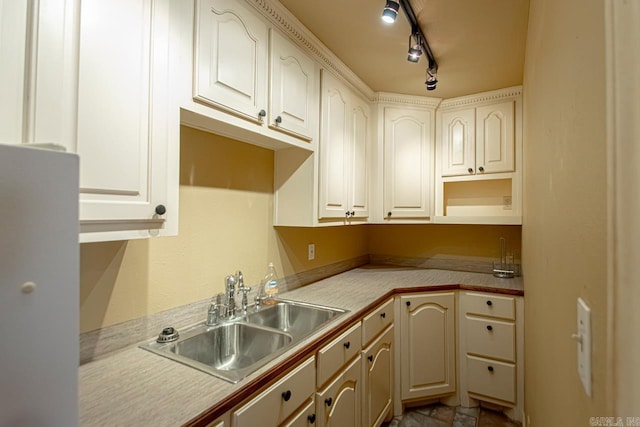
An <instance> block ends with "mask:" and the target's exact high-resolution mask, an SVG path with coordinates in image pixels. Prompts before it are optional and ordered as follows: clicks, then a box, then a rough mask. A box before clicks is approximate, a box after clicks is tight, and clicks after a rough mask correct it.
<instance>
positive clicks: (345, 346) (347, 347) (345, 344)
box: [344, 341, 351, 350]
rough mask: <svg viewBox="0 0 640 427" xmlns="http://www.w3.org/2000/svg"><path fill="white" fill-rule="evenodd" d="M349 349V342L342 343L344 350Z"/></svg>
mask: <svg viewBox="0 0 640 427" xmlns="http://www.w3.org/2000/svg"><path fill="white" fill-rule="evenodd" d="M349 347H351V342H350V341H347V342H346V343H344V348H346V349H347V350H348V349H349Z"/></svg>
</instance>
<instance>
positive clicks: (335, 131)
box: [318, 72, 371, 220]
mask: <svg viewBox="0 0 640 427" xmlns="http://www.w3.org/2000/svg"><path fill="white" fill-rule="evenodd" d="M322 82H323V84H322V118H321V136H320V148H319V150H320V194H319V199H320V201H319V209H320V212H319V215H318V217H319V218H320V219H325V218H345V219H347V220H350V219H352V218H366V217H367V216H368V215H369V212H368V176H367V146H368V140H369V134H370V116H371V113H370V108H369V105H368V104H367V103H366V102H364V101H362V100H361V99H359V98H358V97H357V96H356V95H355V94H353V93H352V92H351V91H350V90H349V89H347V88H346V86H344V85H343V84H342V83H340V82H339V81H338V80H336V79H335V78H334V77H332V76H331V75H329V74H328V73H326V72H325V73H323V76H322Z"/></svg>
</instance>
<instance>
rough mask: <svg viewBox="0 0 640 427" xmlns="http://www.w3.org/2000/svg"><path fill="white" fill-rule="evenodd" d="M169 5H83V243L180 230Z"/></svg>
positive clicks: (129, 0)
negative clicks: (170, 74)
mask: <svg viewBox="0 0 640 427" xmlns="http://www.w3.org/2000/svg"><path fill="white" fill-rule="evenodd" d="M169 3H170V0H117V1H84V2H82V8H81V15H80V29H79V59H78V61H79V63H78V99H77V102H78V105H77V141H76V150H77V153H78V154H79V155H80V225H81V235H80V241H81V242H92V241H104V240H122V239H135V238H143V237H150V236H157V235H172V234H176V233H177V215H178V204H177V196H178V194H177V193H178V160H177V159H178V147H179V145H178V141H179V115H178V108H177V107H175V108H171V99H172V98H171V95H170V89H169V82H170V76H169V64H170V58H169V52H168V40H167V39H168V34H169Z"/></svg>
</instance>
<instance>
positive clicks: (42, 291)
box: [0, 145, 79, 427]
mask: <svg viewBox="0 0 640 427" xmlns="http://www.w3.org/2000/svg"><path fill="white" fill-rule="evenodd" d="M78 286H79V245H78V156H77V155H75V154H68V153H60V152H54V151H48V150H43V149H37V148H27V147H25V146H13V145H0V427H8V426H11V427H14V426H20V427H23V426H25V427H31V426H34V427H35V426H47V427H49V426H53V427H55V426H64V427H73V426H77V425H78V360H79V356H78V353H79V347H78V330H79V328H78V313H79V289H78Z"/></svg>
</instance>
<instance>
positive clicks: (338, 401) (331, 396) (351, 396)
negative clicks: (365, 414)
mask: <svg viewBox="0 0 640 427" xmlns="http://www.w3.org/2000/svg"><path fill="white" fill-rule="evenodd" d="M360 369H361V362H360V357H357V358H356V359H355V360H354V361H353V362H351V364H349V365H347V367H346V368H345V369H344V370H343V371H342V373H340V374H339V375H338V376H337V377H336V379H335V380H333V382H331V383H330V384H329V385H328V386H327V387H326V388H325V389H324V390H323V391H321V392H319V393H317V395H316V415H317V419H316V422H317V423H318V427H344V426H359V425H360V378H361V373H360Z"/></svg>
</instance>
